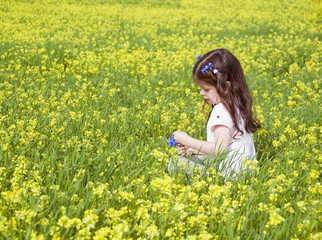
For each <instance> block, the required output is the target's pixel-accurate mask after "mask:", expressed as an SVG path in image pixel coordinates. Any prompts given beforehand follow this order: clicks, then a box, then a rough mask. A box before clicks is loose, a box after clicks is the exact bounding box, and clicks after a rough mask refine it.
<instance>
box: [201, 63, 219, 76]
mask: <svg viewBox="0 0 322 240" xmlns="http://www.w3.org/2000/svg"><path fill="white" fill-rule="evenodd" d="M213 66H214V65H213V64H212V63H211V62H210V63H208V65H206V66H205V67H204V68H203V69H201V72H202V74H205V73H206V72H207V71H208V70H210V69H212V68H213ZM217 72H218V70H217ZM217 72H214V73H215V74H216V73H217Z"/></svg>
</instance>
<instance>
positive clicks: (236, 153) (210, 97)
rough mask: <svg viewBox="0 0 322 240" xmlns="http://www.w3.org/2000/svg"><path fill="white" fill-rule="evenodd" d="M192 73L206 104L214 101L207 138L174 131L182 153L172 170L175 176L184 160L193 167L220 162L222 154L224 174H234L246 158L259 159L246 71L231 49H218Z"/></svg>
mask: <svg viewBox="0 0 322 240" xmlns="http://www.w3.org/2000/svg"><path fill="white" fill-rule="evenodd" d="M192 73H193V79H194V81H195V82H196V83H197V84H198V85H199V87H200V94H201V96H202V97H203V98H204V99H205V103H209V104H212V111H211V112H210V113H209V116H208V122H207V141H201V140H198V139H194V138H192V137H190V136H189V135H188V134H187V133H185V132H182V131H176V132H174V134H173V136H174V140H175V141H176V142H177V143H178V145H177V152H178V153H179V155H181V156H179V159H178V161H174V160H170V163H169V165H168V170H169V173H170V175H172V174H173V172H174V170H175V169H176V168H177V167H179V166H180V165H182V163H183V162H185V165H188V167H190V168H194V167H196V166H199V167H201V168H204V167H205V165H207V166H208V164H209V163H210V165H211V163H212V164H216V162H218V161H219V160H220V157H221V162H220V165H219V170H220V171H221V173H222V174H223V176H224V177H226V178H227V177H230V176H231V177H233V176H235V175H236V174H237V173H239V172H241V170H242V160H243V159H244V158H247V159H251V160H253V161H254V160H255V146H254V142H253V138H252V133H253V132H255V131H256V130H257V129H258V128H260V124H259V123H257V122H256V121H255V120H254V118H253V114H252V98H251V95H250V93H249V91H248V87H247V84H246V80H245V76H244V74H243V70H242V68H241V65H240V63H239V61H238V59H237V58H236V57H235V56H234V55H233V54H232V53H231V52H229V51H228V50H226V49H216V50H213V51H210V52H208V53H207V54H206V55H204V56H203V57H202V58H200V59H199V60H198V62H197V63H196V64H195V66H194V68H193V72H192ZM207 156H210V157H208V158H207ZM187 157H188V158H187ZM207 159H209V160H210V161H207ZM214 159H216V160H214ZM215 161H216V162H215ZM188 172H189V173H190V174H191V172H190V171H188Z"/></svg>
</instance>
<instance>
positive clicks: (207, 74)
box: [192, 49, 261, 137]
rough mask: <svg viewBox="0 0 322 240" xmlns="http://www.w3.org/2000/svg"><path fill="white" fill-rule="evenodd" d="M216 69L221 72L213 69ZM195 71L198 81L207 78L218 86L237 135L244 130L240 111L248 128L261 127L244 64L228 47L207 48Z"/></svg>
mask: <svg viewBox="0 0 322 240" xmlns="http://www.w3.org/2000/svg"><path fill="white" fill-rule="evenodd" d="M209 63H212V65H213V66H212V68H211V69H210V70H208V71H205V70H203V69H204V68H205V67H206V66H207V65H209ZM214 69H217V70H218V72H216V71H215V73H214V71H213V70H214ZM192 74H193V79H194V80H195V82H197V83H198V82H204V83H207V84H211V85H213V86H214V87H215V88H216V90H217V92H218V95H219V96H220V98H221V102H222V103H223V105H224V106H225V107H226V109H227V110H228V112H229V114H230V116H231V118H232V120H233V124H234V127H235V129H236V130H237V133H236V135H237V134H238V133H239V132H240V133H241V134H243V132H242V131H241V130H240V128H239V125H238V122H239V121H238V114H239V115H240V116H241V117H242V118H243V119H244V122H245V130H246V131H247V132H249V133H253V132H255V131H256V130H257V129H258V128H260V127H261V125H260V124H259V123H258V122H256V121H255V119H254V118H253V112H252V104H253V101H252V97H251V95H250V93H249V90H248V87H247V84H246V79H245V75H244V73H243V70H242V67H241V65H240V63H239V61H238V59H237V58H236V57H235V56H234V55H233V54H232V53H231V52H229V51H228V50H226V49H215V50H212V51H210V52H208V53H207V54H205V55H204V56H203V57H202V58H201V59H199V61H198V62H197V63H196V64H195V66H194V68H193V71H192ZM227 82H230V84H228V83H227ZM238 111H239V112H238ZM236 135H235V136H236ZM235 136H233V137H235Z"/></svg>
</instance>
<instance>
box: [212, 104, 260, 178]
mask: <svg viewBox="0 0 322 240" xmlns="http://www.w3.org/2000/svg"><path fill="white" fill-rule="evenodd" d="M218 125H222V126H226V127H228V128H229V129H230V135H231V137H232V143H231V144H230V145H229V152H228V155H227V157H226V158H225V160H224V161H222V163H221V164H220V166H219V169H220V171H221V173H222V174H223V175H224V176H229V175H235V174H236V173H239V172H240V171H242V166H243V163H242V160H243V159H244V158H247V159H248V160H252V161H255V155H256V152H255V145H254V141H253V137H252V134H251V133H248V132H246V130H245V123H244V120H243V119H242V118H240V119H239V122H238V126H239V129H240V130H241V131H243V134H241V133H238V134H237V135H236V136H235V134H236V133H237V130H236V129H235V128H234V127H233V120H232V118H231V116H230V114H229V112H228V110H227V109H226V108H225V106H224V105H223V104H222V103H219V104H217V105H215V106H214V108H213V109H212V111H211V115H210V118H209V120H208V123H207V141H208V142H216V139H215V135H214V131H215V126H218ZM233 136H235V137H234V138H233Z"/></svg>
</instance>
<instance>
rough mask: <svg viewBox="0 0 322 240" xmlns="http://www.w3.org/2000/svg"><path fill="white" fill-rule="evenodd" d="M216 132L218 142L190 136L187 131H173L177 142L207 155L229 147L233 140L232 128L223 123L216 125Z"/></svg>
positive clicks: (214, 154)
mask: <svg viewBox="0 0 322 240" xmlns="http://www.w3.org/2000/svg"><path fill="white" fill-rule="evenodd" d="M214 134H215V139H216V142H207V141H202V140H198V139H195V138H192V137H190V136H189V135H188V134H187V133H185V132H182V131H176V132H174V133H173V135H174V139H175V140H176V142H177V143H179V144H181V145H183V146H185V148H187V149H189V148H191V149H193V150H195V151H196V152H200V153H203V154H206V155H209V154H211V155H213V156H216V154H218V153H220V152H223V151H226V150H228V149H229V144H230V143H231V141H232V137H231V135H230V129H229V128H228V127H226V126H223V125H217V126H216V127H215V132H214Z"/></svg>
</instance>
